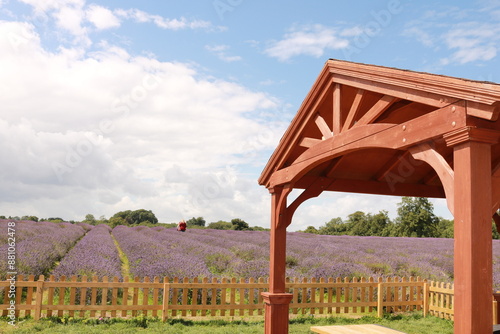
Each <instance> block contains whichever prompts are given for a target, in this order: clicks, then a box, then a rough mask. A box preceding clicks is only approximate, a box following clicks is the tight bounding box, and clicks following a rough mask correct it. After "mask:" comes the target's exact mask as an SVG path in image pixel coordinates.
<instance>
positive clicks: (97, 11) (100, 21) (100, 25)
mask: <svg viewBox="0 0 500 334" xmlns="http://www.w3.org/2000/svg"><path fill="white" fill-rule="evenodd" d="M86 17H87V19H88V20H89V21H90V22H92V23H93V24H94V26H95V27H96V28H97V29H99V30H103V29H109V28H116V27H119V26H120V20H119V19H118V17H116V16H115V15H114V14H113V12H112V11H111V10H109V9H107V8H105V7H101V6H97V5H90V6H89V8H88V9H87V13H86Z"/></svg>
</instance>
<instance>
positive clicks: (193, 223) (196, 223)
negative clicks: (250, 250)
mask: <svg viewBox="0 0 500 334" xmlns="http://www.w3.org/2000/svg"><path fill="white" fill-rule="evenodd" d="M186 223H187V227H188V228H196V229H203V228H208V229H213V230H235V231H267V230H269V229H268V228H264V227H260V226H250V225H248V223H247V222H245V221H244V220H242V219H240V218H234V219H231V221H230V222H227V221H224V220H219V221H217V222H212V223H209V224H208V225H207V222H206V221H205V219H204V218H203V217H197V218H195V217H193V218H191V219H188V220H186ZM165 225H166V226H170V227H174V226H176V225H177V224H176V223H172V224H164V226H165Z"/></svg>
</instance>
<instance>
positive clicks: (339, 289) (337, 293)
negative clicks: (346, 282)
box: [335, 277, 342, 313]
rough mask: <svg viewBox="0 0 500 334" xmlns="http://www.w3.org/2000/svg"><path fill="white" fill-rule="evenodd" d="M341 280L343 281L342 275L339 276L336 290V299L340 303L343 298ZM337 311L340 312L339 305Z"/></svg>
mask: <svg viewBox="0 0 500 334" xmlns="http://www.w3.org/2000/svg"><path fill="white" fill-rule="evenodd" d="M341 282H342V281H341V279H340V277H337V288H336V292H335V300H336V301H337V303H340V300H341V294H342V289H341V288H340V283H341ZM335 313H340V308H339V307H335Z"/></svg>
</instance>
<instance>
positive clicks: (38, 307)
mask: <svg viewBox="0 0 500 334" xmlns="http://www.w3.org/2000/svg"><path fill="white" fill-rule="evenodd" d="M44 281H45V276H43V275H40V276H39V277H38V281H37V282H36V297H35V315H34V317H33V318H34V319H35V320H40V317H41V316H42V303H43V282H44Z"/></svg>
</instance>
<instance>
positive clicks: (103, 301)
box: [101, 276, 108, 318]
mask: <svg viewBox="0 0 500 334" xmlns="http://www.w3.org/2000/svg"><path fill="white" fill-rule="evenodd" d="M102 282H103V283H104V285H105V287H104V288H103V289H102V291H101V305H103V306H104V305H107V304H108V288H107V287H106V283H108V276H103V278H102ZM101 318H106V310H102V311H101Z"/></svg>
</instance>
